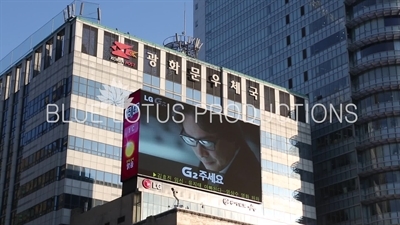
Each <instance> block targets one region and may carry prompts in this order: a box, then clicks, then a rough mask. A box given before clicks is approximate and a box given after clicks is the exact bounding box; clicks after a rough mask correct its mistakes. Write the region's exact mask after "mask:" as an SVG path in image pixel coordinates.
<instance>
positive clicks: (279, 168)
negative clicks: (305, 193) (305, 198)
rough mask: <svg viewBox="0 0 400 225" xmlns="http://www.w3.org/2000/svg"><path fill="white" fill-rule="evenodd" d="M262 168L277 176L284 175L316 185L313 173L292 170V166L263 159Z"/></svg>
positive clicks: (297, 169) (296, 169)
mask: <svg viewBox="0 0 400 225" xmlns="http://www.w3.org/2000/svg"><path fill="white" fill-rule="evenodd" d="M261 168H262V169H263V170H264V171H268V172H272V173H275V174H279V175H283V176H286V177H292V178H295V179H300V180H302V181H306V182H309V183H314V177H313V173H311V172H308V171H305V170H302V169H299V168H292V167H291V166H288V165H284V164H280V163H277V162H273V161H269V160H265V159H262V160H261Z"/></svg>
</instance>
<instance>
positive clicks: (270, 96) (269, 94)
mask: <svg viewBox="0 0 400 225" xmlns="http://www.w3.org/2000/svg"><path fill="white" fill-rule="evenodd" d="M264 100H265V104H264V108H265V111H268V112H272V113H275V89H273V88H270V87H267V86H264Z"/></svg>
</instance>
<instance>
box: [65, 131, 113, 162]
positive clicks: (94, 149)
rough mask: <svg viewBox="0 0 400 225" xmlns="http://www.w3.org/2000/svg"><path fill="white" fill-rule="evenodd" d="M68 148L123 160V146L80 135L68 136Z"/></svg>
mask: <svg viewBox="0 0 400 225" xmlns="http://www.w3.org/2000/svg"><path fill="white" fill-rule="evenodd" d="M68 149H71V150H76V151H79V152H84V153H88V154H92V155H97V156H100V157H106V158H109V159H115V160H121V146H119V147H117V146H112V145H108V144H104V143H100V142H96V141H92V140H88V139H84V138H80V137H74V136H69V137H68Z"/></svg>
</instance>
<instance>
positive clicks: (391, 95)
mask: <svg viewBox="0 0 400 225" xmlns="http://www.w3.org/2000/svg"><path fill="white" fill-rule="evenodd" d="M384 103H386V104H384ZM399 104H400V91H385V92H379V93H375V94H372V95H370V96H368V97H366V98H364V99H362V100H360V101H359V102H358V103H357V108H358V111H359V114H360V115H362V114H364V113H367V112H371V109H370V108H371V107H372V108H374V107H378V108H380V107H382V108H384V107H390V106H395V105H399Z"/></svg>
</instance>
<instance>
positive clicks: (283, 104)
mask: <svg viewBox="0 0 400 225" xmlns="http://www.w3.org/2000/svg"><path fill="white" fill-rule="evenodd" d="M279 106H280V107H279V110H280V115H281V116H285V117H288V116H290V115H289V112H290V95H289V94H288V93H285V92H282V91H279Z"/></svg>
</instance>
